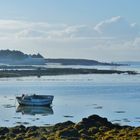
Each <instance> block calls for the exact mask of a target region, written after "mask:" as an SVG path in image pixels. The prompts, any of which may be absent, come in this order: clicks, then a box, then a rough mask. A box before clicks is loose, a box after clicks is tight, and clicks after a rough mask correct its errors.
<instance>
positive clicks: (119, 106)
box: [0, 67, 140, 127]
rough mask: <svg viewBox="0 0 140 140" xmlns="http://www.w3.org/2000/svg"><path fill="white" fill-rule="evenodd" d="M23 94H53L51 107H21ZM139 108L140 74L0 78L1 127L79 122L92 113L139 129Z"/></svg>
mask: <svg viewBox="0 0 140 140" xmlns="http://www.w3.org/2000/svg"><path fill="white" fill-rule="evenodd" d="M120 69H122V68H120ZM137 69H138V67H137ZM21 94H44V95H48V94H49V95H54V100H53V104H52V106H51V108H44V107H19V105H18V103H17V101H16V99H15V97H16V96H17V95H21ZM139 107H140V75H128V74H87V75H63V76H43V77H40V78H37V77H22V78H1V79H0V126H10V127H11V126H15V125H20V124H24V125H26V126H32V125H37V126H44V125H52V124H55V123H58V122H64V121H67V120H71V121H73V122H79V121H80V120H81V119H82V118H83V117H88V116H89V115H93V114H98V115H100V116H102V117H107V118H108V120H109V121H112V122H113V123H119V124H121V125H132V126H140V110H139Z"/></svg>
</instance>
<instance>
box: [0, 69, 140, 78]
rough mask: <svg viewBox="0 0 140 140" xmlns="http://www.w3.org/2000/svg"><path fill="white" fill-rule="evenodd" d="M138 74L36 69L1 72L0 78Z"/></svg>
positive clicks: (118, 71)
mask: <svg viewBox="0 0 140 140" xmlns="http://www.w3.org/2000/svg"><path fill="white" fill-rule="evenodd" d="M125 73H126V74H133V75H134V74H138V73H137V72H135V71H121V70H99V69H85V68H78V69H75V68H44V69H41V68H37V69H34V70H22V69H21V70H6V69H5V70H1V71H0V78H5V77H26V76H37V77H40V76H51V75H52V76H54V75H70V74H125Z"/></svg>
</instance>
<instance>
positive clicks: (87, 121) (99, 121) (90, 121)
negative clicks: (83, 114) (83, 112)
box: [75, 115, 114, 129]
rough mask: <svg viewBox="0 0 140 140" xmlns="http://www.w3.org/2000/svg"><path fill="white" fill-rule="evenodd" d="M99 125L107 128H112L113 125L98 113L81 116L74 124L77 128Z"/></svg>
mask: <svg viewBox="0 0 140 140" xmlns="http://www.w3.org/2000/svg"><path fill="white" fill-rule="evenodd" d="M93 126H95V127H98V128H99V127H101V126H106V127H108V128H113V127H114V125H113V124H112V123H111V122H108V120H107V119H106V118H102V117H100V116H98V115H92V116H89V117H88V118H83V119H82V121H81V122H79V123H78V124H76V125H75V128H77V129H84V128H86V129H89V128H90V127H93Z"/></svg>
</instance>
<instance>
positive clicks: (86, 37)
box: [0, 16, 140, 61]
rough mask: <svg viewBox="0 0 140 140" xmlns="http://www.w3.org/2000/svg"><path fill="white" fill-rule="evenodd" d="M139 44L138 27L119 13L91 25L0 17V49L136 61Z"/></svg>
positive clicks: (59, 55) (139, 58)
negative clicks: (1, 18)
mask: <svg viewBox="0 0 140 140" xmlns="http://www.w3.org/2000/svg"><path fill="white" fill-rule="evenodd" d="M139 43H140V28H139V26H138V25H137V24H136V23H133V22H132V23H129V22H128V21H127V20H126V19H125V18H123V17H121V16H116V17H112V18H110V19H106V20H104V21H101V22H99V23H97V24H95V25H68V24H50V23H48V22H29V21H20V20H0V44H1V46H0V49H6V48H9V49H19V50H23V51H24V52H27V53H32V52H40V53H43V55H45V56H47V57H74V58H76V57H77V58H90V59H98V60H110V61H111V60H128V59H129V60H130V59H131V60H132V59H133V60H140V56H139V55H138V51H140V46H139ZM134 53H135V56H134Z"/></svg>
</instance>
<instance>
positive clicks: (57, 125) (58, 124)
mask: <svg viewBox="0 0 140 140" xmlns="http://www.w3.org/2000/svg"><path fill="white" fill-rule="evenodd" d="M73 125H74V123H73V122H71V121H67V122H63V123H57V124H56V125H54V127H53V128H54V130H61V129H64V128H67V127H69V126H73Z"/></svg>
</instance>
